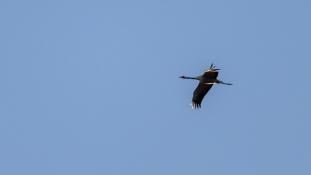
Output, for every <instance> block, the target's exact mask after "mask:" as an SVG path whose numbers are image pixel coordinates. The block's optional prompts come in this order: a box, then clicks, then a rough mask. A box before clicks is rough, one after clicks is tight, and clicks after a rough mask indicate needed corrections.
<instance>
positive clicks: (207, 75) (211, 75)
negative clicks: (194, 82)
mask: <svg viewBox="0 0 311 175" xmlns="http://www.w3.org/2000/svg"><path fill="white" fill-rule="evenodd" d="M202 76H203V77H204V78H208V79H216V78H217V76H218V71H215V70H212V69H209V70H207V71H206V72H204V74H203V75H202Z"/></svg>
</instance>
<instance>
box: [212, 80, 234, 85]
mask: <svg viewBox="0 0 311 175" xmlns="http://www.w3.org/2000/svg"><path fill="white" fill-rule="evenodd" d="M216 83H218V84H225V85H232V83H225V82H223V81H220V80H216Z"/></svg>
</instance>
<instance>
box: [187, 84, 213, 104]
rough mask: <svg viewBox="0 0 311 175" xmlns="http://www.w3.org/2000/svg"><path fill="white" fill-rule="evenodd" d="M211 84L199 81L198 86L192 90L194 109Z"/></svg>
mask: <svg viewBox="0 0 311 175" xmlns="http://www.w3.org/2000/svg"><path fill="white" fill-rule="evenodd" d="M212 86H213V84H203V83H199V85H198V87H197V88H196V89H195V90H194V92H193V97H192V108H194V109H196V108H200V107H201V103H202V100H203V98H204V96H205V95H206V94H207V92H208V91H209V90H210V89H211V87H212Z"/></svg>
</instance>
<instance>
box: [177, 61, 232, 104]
mask: <svg viewBox="0 0 311 175" xmlns="http://www.w3.org/2000/svg"><path fill="white" fill-rule="evenodd" d="M218 70H220V69H216V68H215V66H214V65H213V64H211V66H210V68H209V69H208V70H207V71H205V72H204V73H203V75H201V76H198V77H187V76H181V77H180V78H183V79H194V80H199V81H200V82H199V84H198V86H197V88H196V89H195V90H194V92H193V97H192V108H194V109H196V108H200V107H201V103H202V100H203V98H204V96H205V95H206V94H207V92H208V91H209V90H210V89H211V88H212V86H213V85H214V84H215V83H219V84H226V85H232V84H231V83H224V82H222V81H220V80H218V79H217V76H218Z"/></svg>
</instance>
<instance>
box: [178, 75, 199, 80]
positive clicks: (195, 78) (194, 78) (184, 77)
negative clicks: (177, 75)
mask: <svg viewBox="0 0 311 175" xmlns="http://www.w3.org/2000/svg"><path fill="white" fill-rule="evenodd" d="M182 78H183V79H192V80H200V79H199V78H198V77H186V76H183V77H182Z"/></svg>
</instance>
